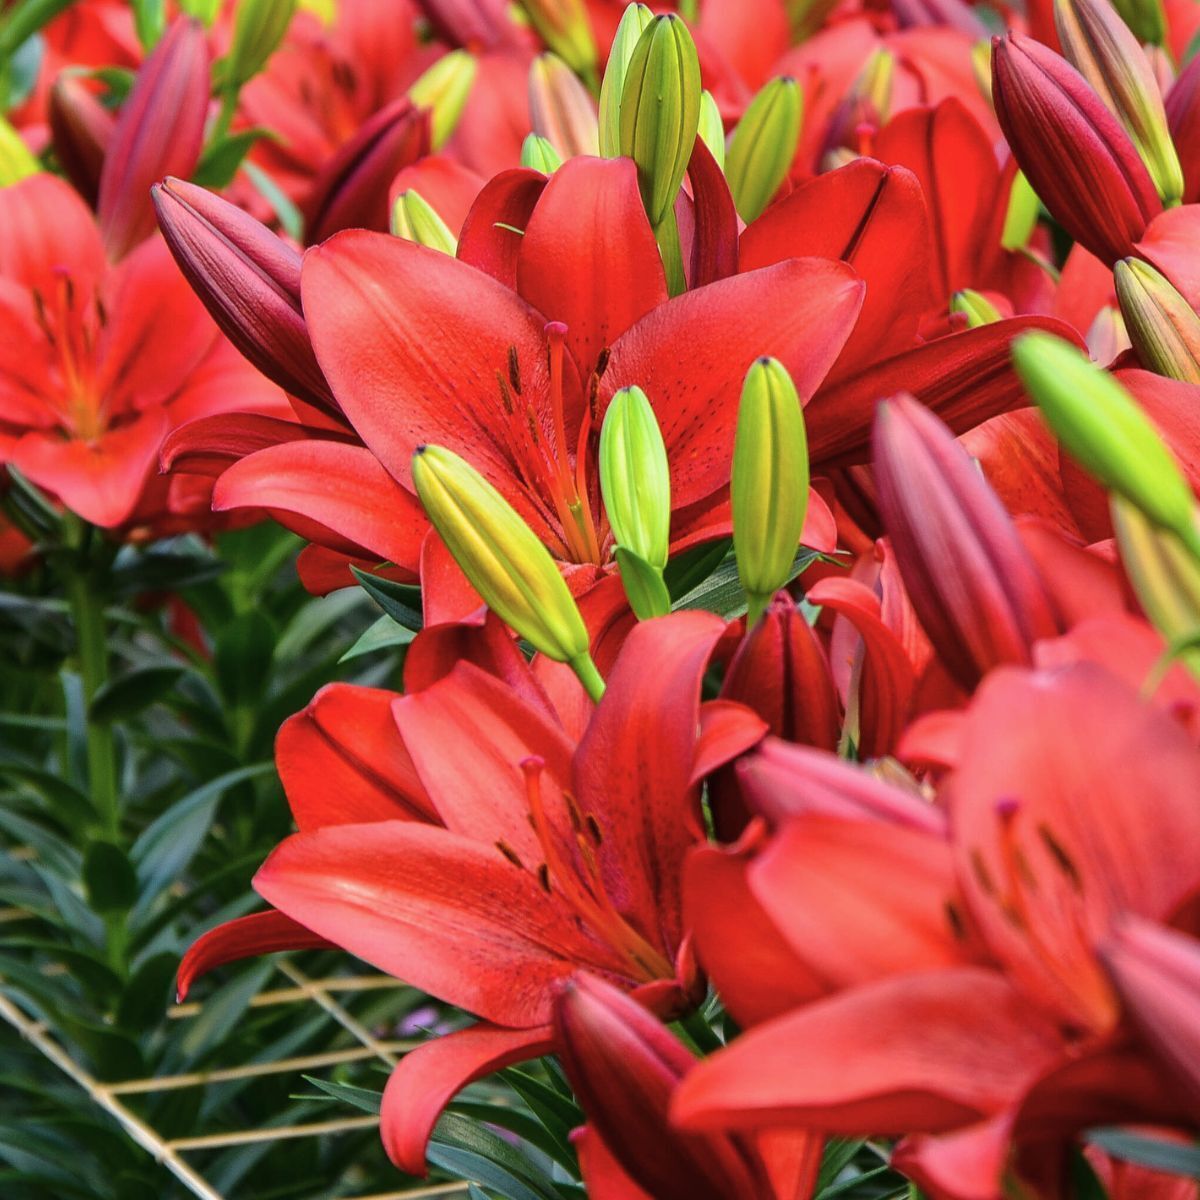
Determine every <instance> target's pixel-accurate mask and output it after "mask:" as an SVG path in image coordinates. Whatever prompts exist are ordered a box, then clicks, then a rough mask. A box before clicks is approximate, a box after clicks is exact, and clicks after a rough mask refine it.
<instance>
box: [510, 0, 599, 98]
mask: <svg viewBox="0 0 1200 1200" xmlns="http://www.w3.org/2000/svg"><path fill="white" fill-rule="evenodd" d="M521 7H522V8H523V9H524V10H525V15H526V16H527V17H528V18H529V23H530V25H532V26H533V28H534V30H535V31H536V32H537V35H538V37H540V38H541V39H542V41H543V42H545V43H546V45H547V46H548V47H549V48H550V49H551V50H553V51H554V53H555V54H557V55H558V57H559V58H561V59H562V60H563V62H565V63H566V64H567V66H568V67H570V68H571V70H572V71H574V72H576V73H577V74H579V75H581V76H583V78H584V79H586V80H587V81H588V83H589V84H594V83H595V82H596V64H597V62H598V61H599V56H598V55H597V53H596V40H595V38H593V37H592V26H591V22H590V21H589V20H588V12H587V5H586V4H585V3H584V0H521Z"/></svg>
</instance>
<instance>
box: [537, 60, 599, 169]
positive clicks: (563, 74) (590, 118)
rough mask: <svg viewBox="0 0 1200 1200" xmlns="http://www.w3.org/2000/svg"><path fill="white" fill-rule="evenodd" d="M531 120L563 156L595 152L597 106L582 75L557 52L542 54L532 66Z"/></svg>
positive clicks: (568, 156)
mask: <svg viewBox="0 0 1200 1200" xmlns="http://www.w3.org/2000/svg"><path fill="white" fill-rule="evenodd" d="M529 123H530V125H532V126H533V132H534V133H536V134H537V135H538V136H539V137H544V138H545V139H546V140H547V141H548V142H549V143H550V144H551V145H552V146H553V147H554V148H555V150H557V151H558V152H559V154H561V155H562V157H563V158H574V157H575V156H576V155H579V154H595V153H596V151H597V148H598V146H599V137H600V132H599V125H598V124H597V121H596V105H595V102H594V101H593V100H592V97H591V96H590V95H589V94H588V90H587V88H585V87H584V86H583V84H582V83H580V82H579V76H578V75H576V74H575V72H574V71H572V70H571V68H570V67H568V66H567V64H566V63H565V62H563V60H562V59H561V58H559V57H558V56H557V55H555V54H540V55H538V57H537V58H535V59H534V60H533V65H532V66H531V67H530V68H529Z"/></svg>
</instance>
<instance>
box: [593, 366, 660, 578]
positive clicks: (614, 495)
mask: <svg viewBox="0 0 1200 1200" xmlns="http://www.w3.org/2000/svg"><path fill="white" fill-rule="evenodd" d="M600 492H601V495H603V497H604V510H605V512H606V513H607V514H608V523H609V525H610V526H611V527H612V531H613V538H614V540H615V541H616V543H617V545H618V546H624V547H625V549H626V550H631V551H632V552H633V553H634V554H636V555H638V557H640V558H642V559H644V560H645V561H646V562H647V563H649V564H650V565H651V566H653V567H656V568H657V569H658V570H660V571H661V570H662V569H663V567H665V566H666V565H667V548H668V546H669V544H670V540H671V473H670V468H669V467H668V466H667V448H666V446H665V445H664V444H663V438H662V433H661V432H659V428H658V420H657V419H656V418H655V416H654V409H653V408H651V407H650V401H649V400H647V399H646V393H645V392H643V391H642V389H641V388H639V387H629V388H622V389H621V390H620V391H619V392H617V394H616V395H615V396H613V398H612V401H611V403H610V404H609V406H608V411H607V412H605V414H604V424H603V425H602V426H601V428H600Z"/></svg>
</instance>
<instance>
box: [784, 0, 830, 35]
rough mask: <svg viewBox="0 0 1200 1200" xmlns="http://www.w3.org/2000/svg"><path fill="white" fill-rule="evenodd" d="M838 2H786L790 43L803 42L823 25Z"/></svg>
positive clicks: (820, 0) (788, 0)
mask: <svg viewBox="0 0 1200 1200" xmlns="http://www.w3.org/2000/svg"><path fill="white" fill-rule="evenodd" d="M838 2H839V0H786V5H785V6H786V8H787V14H788V22H789V23H790V25H791V27H792V41H793V42H794V43H795V42H803V41H805V40H806V39H808V38H810V37H812V35H813V34H814V33H816V32H817V31H818V30H820V28H821V27H822V26H823V25H824V24H825V18H826V17H828V16H829V14H830V13H831V12H833V10H834V9H835V8H837V6H838Z"/></svg>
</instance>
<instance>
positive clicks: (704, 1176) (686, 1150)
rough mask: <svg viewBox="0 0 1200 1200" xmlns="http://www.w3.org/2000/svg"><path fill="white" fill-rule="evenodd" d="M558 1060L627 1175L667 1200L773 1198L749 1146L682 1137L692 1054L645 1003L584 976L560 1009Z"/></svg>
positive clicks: (715, 1137)
mask: <svg viewBox="0 0 1200 1200" xmlns="http://www.w3.org/2000/svg"><path fill="white" fill-rule="evenodd" d="M554 1031H555V1035H556V1041H557V1049H558V1057H559V1061H560V1062H561V1063H562V1065H563V1070H564V1071H566V1073H567V1078H568V1079H569V1080H570V1082H571V1086H572V1088H573V1089H574V1091H575V1095H576V1096H578V1097H579V1100H580V1102H581V1103H582V1105H583V1108H584V1111H585V1112H586V1113H587V1115H588V1121H589V1123H590V1124H591V1126H592V1127H593V1128H594V1129H595V1131H596V1133H598V1134H599V1135H600V1137H601V1139H602V1140H603V1142H604V1144H605V1146H606V1147H607V1148H608V1150H609V1152H610V1153H611V1154H612V1155H613V1157H614V1158H615V1159H616V1160H617V1162H619V1163H620V1165H621V1166H622V1167H623V1168H624V1169H625V1171H626V1173H627V1174H628V1175H629V1176H630V1177H631V1178H632V1179H633V1180H634V1181H635V1182H636V1183H637V1184H638V1185H639V1186H641V1187H642V1188H644V1189H645V1190H646V1191H647V1192H648V1193H649V1194H650V1195H651V1196H655V1197H659V1198H660V1200H751V1197H756V1196H757V1197H761V1196H764V1195H770V1194H772V1193H771V1190H770V1187H769V1185H768V1184H766V1181H765V1180H763V1181H760V1182H759V1183H758V1184H757V1190H756V1184H755V1182H754V1181H753V1180H752V1178H751V1172H752V1170H753V1165H756V1164H753V1165H752V1162H751V1161H750V1160H748V1159H747V1157H746V1156H745V1151H744V1150H743V1149H742V1148H741V1147H740V1146H739V1145H738V1144H737V1143H736V1142H734V1140H733V1139H732V1138H730V1137H727V1136H724V1135H721V1134H694V1133H691V1134H689V1133H681V1132H679V1131H678V1130H676V1129H674V1128H673V1127H672V1125H671V1123H670V1121H669V1119H668V1110H669V1107H670V1102H671V1096H672V1094H673V1093H674V1091H675V1088H676V1086H677V1085H678V1083H679V1081H680V1080H681V1079H683V1077H684V1076H685V1075H686V1074H687V1073H688V1071H689V1070H691V1068H692V1067H693V1066H694V1065H695V1062H696V1060H695V1058H694V1057H693V1056H692V1055H691V1054H690V1053H689V1052H688V1051H687V1050H686V1049H685V1048H684V1046H683V1045H682V1044H681V1043H680V1042H679V1041H678V1040H677V1039H676V1038H675V1037H673V1036H672V1035H671V1034H670V1033H669V1032H668V1031H667V1030H666V1029H665V1028H664V1027H663V1026H662V1025H661V1024H660V1023H659V1021H658V1020H657V1019H656V1018H655V1017H653V1016H651V1014H650V1013H648V1012H647V1011H646V1010H645V1009H644V1008H643V1007H642V1006H641V1005H640V1004H638V1002H637V1001H636V1000H634V999H632V998H631V997H629V996H628V995H626V994H625V993H624V992H621V991H618V990H617V989H616V988H615V987H613V986H612V985H611V984H609V983H603V982H601V981H600V980H599V979H594V978H592V977H591V976H589V975H577V976H576V977H575V979H574V980H573V981H572V983H571V984H570V985H569V986H568V988H567V990H566V991H565V992H564V993H563V994H562V996H561V997H560V998H559V1000H558V1003H557V1004H556V1005H555V1009H554Z"/></svg>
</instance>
